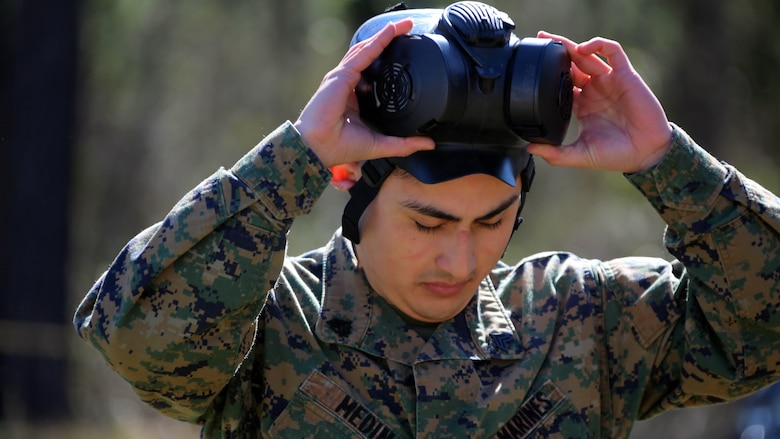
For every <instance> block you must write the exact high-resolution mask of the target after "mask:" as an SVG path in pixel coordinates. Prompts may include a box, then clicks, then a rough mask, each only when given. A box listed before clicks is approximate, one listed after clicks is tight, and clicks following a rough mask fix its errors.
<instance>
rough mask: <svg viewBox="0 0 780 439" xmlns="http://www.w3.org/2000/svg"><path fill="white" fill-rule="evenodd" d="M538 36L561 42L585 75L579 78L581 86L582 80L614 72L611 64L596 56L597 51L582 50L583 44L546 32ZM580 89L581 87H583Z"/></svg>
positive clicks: (574, 63)
mask: <svg viewBox="0 0 780 439" xmlns="http://www.w3.org/2000/svg"><path fill="white" fill-rule="evenodd" d="M537 35H538V36H539V38H550V39H552V40H553V41H560V42H561V43H562V44H563V46H564V47H565V48H566V51H567V52H568V53H569V57H570V58H571V61H572V64H573V65H575V66H576V67H578V69H579V70H580V71H581V72H583V73H584V76H583V75H580V77H579V79H580V84H582V83H583V82H582V80H586V79H587V77H588V76H592V75H600V74H604V73H609V72H610V71H611V70H612V68H611V67H610V66H609V64H607V63H606V62H604V60H602V59H601V58H599V57H598V56H596V52H595V51H583V50H582V48H581V46H582V44H577V43H575V42H574V41H572V40H570V39H568V38H566V37H564V36H561V35H557V34H553V33H549V32H545V31H540V32H539V33H538V34H537ZM593 41H594V40H591V42H593ZM575 84H576V82H575ZM579 87H581V85H580V86H579Z"/></svg>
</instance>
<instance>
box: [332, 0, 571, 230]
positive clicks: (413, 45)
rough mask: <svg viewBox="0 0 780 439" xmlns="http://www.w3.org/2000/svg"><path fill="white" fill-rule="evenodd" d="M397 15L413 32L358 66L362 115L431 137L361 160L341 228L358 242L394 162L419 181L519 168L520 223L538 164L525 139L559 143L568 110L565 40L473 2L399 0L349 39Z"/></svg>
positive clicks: (403, 132) (383, 126) (379, 127)
mask: <svg viewBox="0 0 780 439" xmlns="http://www.w3.org/2000/svg"><path fill="white" fill-rule="evenodd" d="M404 18H411V19H412V20H413V22H414V27H413V28H412V31H411V32H410V33H409V34H408V35H403V36H400V37H397V38H395V39H394V40H393V41H392V42H391V43H390V45H389V46H388V47H387V48H386V49H385V50H384V51H383V52H382V54H381V55H380V56H379V58H377V60H375V61H374V63H372V64H371V66H369V67H368V68H367V69H366V70H365V71H363V72H362V75H361V80H360V82H359V84H358V86H357V87H356V89H355V93H356V94H357V98H358V104H359V106H360V117H361V119H362V121H363V122H364V123H365V124H366V125H368V126H369V127H371V128H372V129H374V130H375V131H377V132H379V133H381V134H386V135H392V136H413V135H424V136H428V137H431V138H432V139H433V140H434V142H435V143H436V148H435V149H434V150H432V151H420V152H417V153H414V154H412V155H410V156H408V157H389V158H382V159H377V160H369V161H366V162H365V163H364V164H363V165H362V168H361V170H362V178H361V179H360V180H359V181H358V182H357V183H356V184H355V185H354V186H353V187H352V189H350V195H351V198H350V200H349V202H348V203H347V205H346V207H345V209H344V215H343V217H342V233H343V235H344V236H345V237H346V238H348V239H350V240H351V241H352V242H354V243H356V244H357V243H359V242H360V231H359V222H360V217H361V216H362V214H363V212H364V211H365V209H366V208H367V207H368V205H369V204H370V203H371V201H372V200H373V199H374V197H376V194H377V193H378V192H379V188H380V187H381V185H382V183H383V182H384V180H385V179H386V178H387V177H388V176H389V175H390V174H391V173H392V172H393V170H394V169H395V168H396V167H398V168H401V169H403V170H405V171H406V172H408V173H409V174H411V175H412V176H414V177H415V178H417V179H418V180H419V181H420V182H422V183H426V184H435V183H441V182H444V181H447V180H451V179H455V178H459V177H463V176H466V175H470V174H476V173H482V174H488V175H491V176H494V177H496V178H499V179H500V180H502V181H504V182H505V183H506V184H508V185H510V186H515V185H516V177H518V176H519V177H520V181H521V185H522V187H521V201H520V209H518V213H517V222H516V224H515V228H517V225H519V224H520V221H521V219H520V210H522V207H523V204H524V203H525V198H526V194H527V192H528V191H529V189H530V188H531V183H532V181H533V177H534V172H535V168H534V163H533V158H532V157H531V155H530V154H528V152H527V151H526V149H525V141H529V142H536V143H549V144H555V145H559V144H561V142H562V141H563V138H564V136H565V134H566V130H567V128H568V125H569V121H570V118H571V108H572V101H573V91H572V90H573V89H572V80H571V71H570V66H571V61H570V59H569V56H568V54H567V53H566V49H565V48H564V47H563V45H562V44H560V43H558V42H554V41H552V40H548V39H540V38H523V39H522V40H521V39H519V38H518V37H517V36H515V35H514V33H512V31H513V30H514V28H515V25H514V23H513V22H512V20H511V19H510V18H509V16H508V15H507V14H505V13H503V12H501V11H498V10H497V9H495V8H493V7H492V6H488V5H486V4H483V3H479V2H473V1H464V2H458V3H454V4H452V5H450V6H448V7H447V8H446V9H443V10H442V9H406V7H405V5H403V4H400V5H398V6H396V7H394V8H391V10H389V11H387V12H385V13H383V14H380V15H377V16H375V17H373V18H371V19H369V20H368V21H366V22H365V23H363V25H362V26H361V27H360V28H359V29H358V30H357V32H355V35H354V36H353V38H352V41H351V43H350V45H354V44H356V43H358V42H360V41H363V40H365V39H367V38H370V37H371V36H372V35H374V34H375V33H376V32H378V31H379V30H380V29H382V28H383V27H384V25H385V24H387V23H388V22H391V21H399V20H401V19H404Z"/></svg>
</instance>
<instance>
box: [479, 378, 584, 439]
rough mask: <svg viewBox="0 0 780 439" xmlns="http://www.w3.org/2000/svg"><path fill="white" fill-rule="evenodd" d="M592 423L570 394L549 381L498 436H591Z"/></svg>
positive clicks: (533, 394) (497, 438) (499, 437)
mask: <svg viewBox="0 0 780 439" xmlns="http://www.w3.org/2000/svg"><path fill="white" fill-rule="evenodd" d="M591 436H592V435H591V434H590V432H589V430H588V423H587V420H586V419H585V418H583V416H582V414H581V413H579V412H578V411H577V410H576V409H575V408H574V404H572V402H571V401H570V400H569V398H567V397H566V395H565V394H564V393H563V392H562V391H561V390H560V389H558V387H556V386H555V384H553V383H552V382H551V381H546V382H545V383H544V384H542V386H541V387H539V388H537V389H536V390H534V391H533V392H532V393H530V394H529V396H528V397H527V398H526V399H525V401H523V404H522V405H521V406H520V409H519V410H518V411H517V413H515V415H514V416H513V417H512V419H510V420H509V421H508V422H507V423H506V424H504V426H503V427H501V429H500V430H499V431H498V433H497V434H496V436H495V437H494V439H509V438H512V439H519V438H534V439H536V438H539V439H542V438H569V437H577V438H588V437H591Z"/></svg>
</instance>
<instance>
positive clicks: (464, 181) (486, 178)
mask: <svg viewBox="0 0 780 439" xmlns="http://www.w3.org/2000/svg"><path fill="white" fill-rule="evenodd" d="M379 194H380V196H382V195H384V197H383V198H389V199H392V200H393V201H394V202H396V203H407V202H409V201H410V200H414V201H419V202H423V203H426V204H431V205H436V206H441V207H448V208H449V210H453V211H463V210H464V209H479V208H480V207H481V208H484V207H486V206H489V207H494V205H496V204H497V203H501V202H503V201H504V200H506V199H507V197H511V196H515V195H516V196H519V195H520V180H519V177H518V180H517V182H516V185H515V186H514V187H513V186H510V185H508V184H506V183H505V182H504V181H502V180H500V179H498V178H496V177H493V176H490V175H487V174H471V175H466V176H463V177H459V178H455V179H452V180H448V181H445V182H442V183H434V184H425V183H422V182H420V181H419V180H417V179H416V178H415V177H414V176H413V175H411V174H410V173H408V172H406V171H404V170H402V169H398V168H396V170H395V171H393V173H392V174H390V176H389V177H388V178H387V180H385V182H384V184H383V185H382V188H381V189H380V191H379ZM475 213H476V212H475Z"/></svg>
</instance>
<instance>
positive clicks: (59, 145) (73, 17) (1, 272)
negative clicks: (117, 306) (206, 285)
mask: <svg viewBox="0 0 780 439" xmlns="http://www.w3.org/2000/svg"><path fill="white" fill-rule="evenodd" d="M0 6H1V7H2V9H0V12H1V13H2V24H1V25H0V77H1V78H2V82H1V83H0V109H2V113H0V166H1V167H2V170H0V187H2V188H3V190H2V191H0V206H2V207H1V208H0V212H1V213H0V227H1V228H2V231H3V232H2V233H3V235H2V236H3V239H2V241H0V267H2V268H0V420H1V419H4V420H6V421H19V420H27V421H36V422H40V421H48V420H53V419H61V418H62V417H64V416H65V415H66V414H68V413H69V406H68V398H67V396H66V385H65V383H66V380H67V377H68V369H67V364H68V363H67V350H66V347H67V344H66V338H65V335H64V334H65V333H66V332H65V331H70V325H67V326H66V324H67V322H68V320H69V318H70V315H71V312H70V310H69V309H68V308H67V307H66V306H65V305H66V302H67V301H66V298H67V294H66V291H67V288H66V277H67V275H66V271H65V270H66V267H67V263H66V254H67V241H68V213H69V210H68V207H69V204H68V195H69V189H70V172H71V166H70V162H71V151H72V146H73V140H74V119H75V99H76V42H77V31H78V28H77V24H78V20H77V17H78V7H77V6H78V5H77V2H75V1H60V2H56V3H53V4H51V3H49V2H45V1H40V0H27V1H22V0H13V1H8V2H4V3H3V4H2V5H0Z"/></svg>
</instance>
